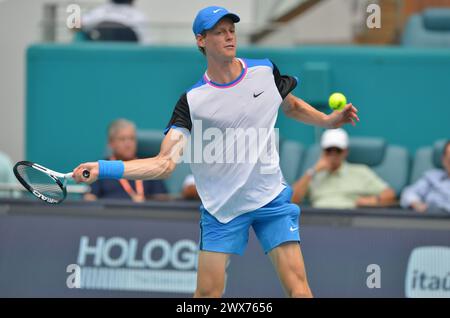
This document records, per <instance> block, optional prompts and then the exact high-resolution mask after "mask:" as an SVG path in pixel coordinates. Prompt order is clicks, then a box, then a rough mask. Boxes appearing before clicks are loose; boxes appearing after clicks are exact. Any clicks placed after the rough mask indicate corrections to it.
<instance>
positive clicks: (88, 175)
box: [83, 170, 91, 179]
mask: <svg viewBox="0 0 450 318" xmlns="http://www.w3.org/2000/svg"><path fill="white" fill-rule="evenodd" d="M90 176H91V173H90V172H89V171H88V170H83V177H85V178H86V179H89V177H90Z"/></svg>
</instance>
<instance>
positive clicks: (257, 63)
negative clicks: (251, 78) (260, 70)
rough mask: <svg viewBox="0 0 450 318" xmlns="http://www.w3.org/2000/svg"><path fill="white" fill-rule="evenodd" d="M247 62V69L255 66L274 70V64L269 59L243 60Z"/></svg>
mask: <svg viewBox="0 0 450 318" xmlns="http://www.w3.org/2000/svg"><path fill="white" fill-rule="evenodd" d="M243 60H244V61H245V64H247V67H248V68H250V67H255V66H268V67H270V68H271V69H273V64H272V62H271V61H270V60H269V59H261V60H254V59H243Z"/></svg>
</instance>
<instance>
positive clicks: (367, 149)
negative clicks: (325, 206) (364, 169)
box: [301, 137, 410, 194]
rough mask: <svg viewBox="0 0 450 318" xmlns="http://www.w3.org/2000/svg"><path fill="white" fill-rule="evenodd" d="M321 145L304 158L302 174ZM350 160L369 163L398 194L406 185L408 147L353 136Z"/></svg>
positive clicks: (408, 164) (309, 150)
mask: <svg viewBox="0 0 450 318" xmlns="http://www.w3.org/2000/svg"><path fill="white" fill-rule="evenodd" d="M320 152H321V150H320V146H319V145H318V144H315V145H313V146H311V147H310V148H309V149H308V151H307V153H306V157H305V160H304V165H303V167H302V172H301V173H302V174H303V173H304V172H305V170H306V169H308V168H310V167H311V166H313V165H314V163H315V162H316V161H317V160H318V158H319V156H320ZM347 161H348V162H351V163H360V164H365V165H368V166H369V167H370V168H371V169H373V170H374V171H375V172H376V173H377V175H378V176H380V178H382V179H383V180H385V181H386V182H387V183H388V184H389V185H390V186H391V187H392V188H393V189H394V190H395V192H396V193H397V194H399V193H400V192H401V190H402V189H403V187H405V186H406V184H407V182H408V177H409V168H410V159H409V154H408V151H407V150H406V148H404V147H400V146H395V145H388V144H387V143H386V141H385V140H384V139H382V138H374V137H351V138H350V146H349V155H348V158H347Z"/></svg>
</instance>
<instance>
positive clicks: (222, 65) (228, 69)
mask: <svg viewBox="0 0 450 318" xmlns="http://www.w3.org/2000/svg"><path fill="white" fill-rule="evenodd" d="M241 72H242V64H241V62H240V61H239V60H238V59H237V58H233V59H232V60H216V59H214V58H208V69H207V70H206V73H207V75H208V77H209V79H210V80H211V81H212V82H214V83H218V84H226V83H230V82H232V81H234V80H235V79H236V78H238V77H239V75H240V74H241Z"/></svg>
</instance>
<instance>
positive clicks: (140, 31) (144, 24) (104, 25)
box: [81, 0, 152, 44]
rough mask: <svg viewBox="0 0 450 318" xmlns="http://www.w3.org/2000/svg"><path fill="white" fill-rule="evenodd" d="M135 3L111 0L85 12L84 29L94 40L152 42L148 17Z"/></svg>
mask: <svg viewBox="0 0 450 318" xmlns="http://www.w3.org/2000/svg"><path fill="white" fill-rule="evenodd" d="M133 3H134V0H111V1H110V3H107V4H103V5H101V6H99V7H97V8H95V9H93V10H92V11H90V12H87V13H85V14H83V16H82V18H81V28H82V31H83V32H84V33H85V34H86V36H87V38H88V39H90V40H94V41H127V42H139V43H142V44H149V43H151V42H152V41H151V38H150V34H149V28H148V23H149V22H148V19H147V17H146V16H145V15H144V14H143V13H142V12H141V11H140V10H138V9H136V8H135V7H133Z"/></svg>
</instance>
